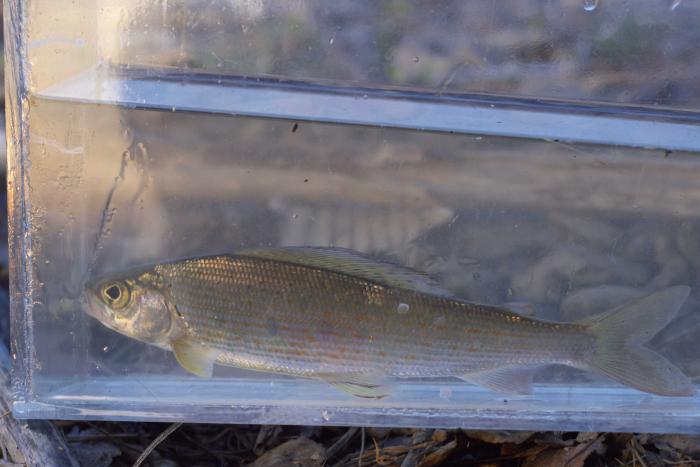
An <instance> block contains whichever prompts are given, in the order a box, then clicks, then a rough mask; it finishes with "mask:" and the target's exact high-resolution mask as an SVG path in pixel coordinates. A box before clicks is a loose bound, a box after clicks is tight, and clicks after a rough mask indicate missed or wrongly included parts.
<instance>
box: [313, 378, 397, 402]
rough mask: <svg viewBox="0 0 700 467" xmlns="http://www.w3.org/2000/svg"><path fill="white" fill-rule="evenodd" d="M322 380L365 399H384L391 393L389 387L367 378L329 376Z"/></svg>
mask: <svg viewBox="0 0 700 467" xmlns="http://www.w3.org/2000/svg"><path fill="white" fill-rule="evenodd" d="M321 379H323V380H324V381H325V382H327V383H328V384H331V385H333V386H334V387H335V388H336V389H339V390H341V391H343V392H346V393H348V394H350V395H353V396H355V397H362V398H364V399H383V398H384V397H386V396H388V395H389V394H390V393H391V391H390V390H389V388H388V387H386V386H383V385H382V384H381V383H379V382H378V381H374V380H373V379H371V378H369V377H366V376H359V375H327V376H324V377H322V378H321Z"/></svg>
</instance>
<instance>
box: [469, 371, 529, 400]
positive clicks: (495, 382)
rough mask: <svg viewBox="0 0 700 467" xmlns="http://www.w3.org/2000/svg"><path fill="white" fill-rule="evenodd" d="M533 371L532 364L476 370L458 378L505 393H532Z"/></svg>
mask: <svg viewBox="0 0 700 467" xmlns="http://www.w3.org/2000/svg"><path fill="white" fill-rule="evenodd" d="M534 371H535V368H534V367H532V366H518V367H505V368H496V369H493V370H485V371H476V372H474V373H468V374H466V375H462V376H460V377H459V378H460V379H463V380H465V381H467V382H470V383H472V384H476V385H477V386H483V387H486V388H489V389H493V390H494V391H498V392H502V393H506V394H532V378H533V375H534Z"/></svg>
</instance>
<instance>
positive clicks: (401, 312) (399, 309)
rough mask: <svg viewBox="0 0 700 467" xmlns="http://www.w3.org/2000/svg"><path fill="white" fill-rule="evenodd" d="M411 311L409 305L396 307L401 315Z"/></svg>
mask: <svg viewBox="0 0 700 467" xmlns="http://www.w3.org/2000/svg"><path fill="white" fill-rule="evenodd" d="M409 309H410V307H409V306H408V303H399V306H397V307H396V311H398V312H399V314H401V315H405V314H406V313H408V310H409Z"/></svg>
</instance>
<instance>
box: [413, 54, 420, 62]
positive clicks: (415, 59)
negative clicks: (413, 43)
mask: <svg viewBox="0 0 700 467" xmlns="http://www.w3.org/2000/svg"><path fill="white" fill-rule="evenodd" d="M418 62H420V57H419V56H418V55H416V56H415V57H413V63H418Z"/></svg>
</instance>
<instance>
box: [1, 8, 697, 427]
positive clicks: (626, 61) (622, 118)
mask: <svg viewBox="0 0 700 467" xmlns="http://www.w3.org/2000/svg"><path fill="white" fill-rule="evenodd" d="M698 14H700V5H698V4H697V3H693V2H680V1H675V2H656V1H651V0H649V1H646V0H645V1H640V2H606V1H604V0H600V1H590V0H575V1H566V2H540V1H534V0H533V1H526V2H523V1H520V0H518V1H515V0H513V1H508V2H499V3H498V5H496V4H495V3H494V2H445V3H442V2H438V3H436V2H419V1H409V2H355V1H340V2H330V3H329V2H325V1H321V0H316V1H311V0H299V1H294V2H289V1H267V2H262V1H238V0H214V1H195V0H189V1H181V2H169V1H167V0H161V1H116V0H101V1H94V0H79V1H74V0H71V1H68V0H27V1H21V0H10V1H8V2H6V11H5V15H6V37H7V56H8V59H9V63H8V68H7V72H8V101H7V102H8V122H9V123H8V135H9V138H10V140H9V155H8V157H9V177H8V180H9V194H10V216H11V219H10V220H11V222H10V227H11V232H10V246H11V262H12V268H11V269H12V284H11V287H12V290H11V292H12V299H13V300H12V331H13V334H12V356H13V362H14V379H13V380H14V390H15V401H14V406H13V409H14V413H15V416H17V417H20V418H50V419H60V418H67V419H129V420H187V421H200V422H236V423H238V422H240V423H264V424H272V423H280V424H338V425H347V424H357V425H391V426H396V425H406V426H450V427H472V428H494V429H550V430H596V431H597V430H601V431H602V430H605V431H620V430H624V431H658V432H698V430H700V428H699V427H700V397H698V396H697V395H694V396H682V397H671V396H663V395H654V394H649V393H645V392H641V391H638V390H636V389H634V388H631V387H629V386H625V385H623V384H620V383H618V382H616V381H614V380H612V379H609V378H607V377H606V376H603V375H602V374H601V373H600V372H595V371H586V370H583V369H576V368H571V367H568V366H563V365H550V366H546V367H544V368H540V369H538V371H537V372H536V374H535V384H534V391H533V393H532V394H529V395H513V394H503V393H500V392H496V391H493V390H491V389H488V388H485V387H484V386H483V385H475V384H470V383H467V382H464V381H461V380H459V379H456V378H452V377H440V378H434V377H426V378H408V379H397V380H396V381H394V380H392V381H391V384H390V386H391V394H390V396H389V397H385V398H382V399H378V400H377V399H368V398H359V397H354V396H352V395H350V394H347V393H345V392H343V391H339V390H338V389H337V388H335V387H333V386H331V385H329V384H327V383H326V382H324V381H320V380H318V379H307V378H297V377H291V376H287V375H281V374H276V373H269V372H257V371H251V370H245V369H240V368H236V367H228V366H220V365H217V366H216V367H215V369H214V376H213V377H212V378H200V377H198V376H195V375H192V374H191V373H189V372H187V371H185V370H184V369H183V368H182V367H181V365H179V364H178V362H177V360H176V358H175V357H174V355H173V353H172V352H170V351H168V350H163V349H161V348H158V347H156V346H153V345H149V344H146V343H143V342H140V341H138V340H136V339H133V338H130V337H127V336H124V335H121V334H118V333H116V332H114V331H112V330H110V329H108V328H107V327H106V326H104V325H103V324H101V323H100V322H99V321H98V320H97V319H94V318H93V317H91V316H90V315H89V314H88V313H86V307H87V306H88V305H87V304H86V303H85V300H84V297H85V284H86V281H89V280H92V279H94V278H97V277H102V276H104V275H105V274H119V273H121V272H123V271H128V270H130V268H132V267H134V266H138V265H143V264H161V263H165V262H170V261H177V260H180V259H186V258H192V257H199V256H203V255H212V254H221V253H231V254H235V253H236V252H239V251H241V250H246V249H250V248H260V247H266V248H269V247H283V246H315V247H342V248H348V249H352V250H354V251H357V252H361V253H364V254H366V255H369V256H370V257H372V258H373V260H376V261H378V262H380V263H381V264H384V263H385V262H386V261H391V262H393V263H399V264H402V265H405V266H408V267H410V268H413V269H415V270H419V271H422V272H426V273H428V274H429V275H431V276H432V277H433V278H434V279H435V280H436V281H437V282H438V283H439V284H440V287H441V288H443V289H445V290H447V291H448V292H449V293H450V294H454V295H455V296H457V297H460V298H462V299H465V300H469V301H471V302H477V303H484V304H489V305H495V306H502V307H508V308H509V309H512V310H514V311H515V312H517V313H519V314H521V315H523V314H524V315H525V316H526V318H523V319H529V318H536V319H539V320H549V321H556V322H572V321H576V320H581V319H584V318H586V317H588V316H592V315H594V314H597V313H601V312H605V311H606V310H609V309H613V308H615V307H616V306H618V305H620V304H622V303H626V302H628V301H630V300H635V299H637V298H639V297H640V296H643V295H645V294H650V293H652V292H655V291H662V290H676V291H678V290H686V289H682V288H678V287H676V286H688V287H690V294H689V296H688V298H687V299H685V300H684V301H683V304H682V306H681V307H680V310H679V311H678V312H677V313H676V314H675V315H673V319H672V320H671V322H670V323H669V324H668V325H667V326H665V327H664V326H657V327H662V328H663V329H661V330H660V332H658V333H656V334H655V335H654V336H651V335H649V336H646V337H647V338H651V337H653V338H652V339H651V341H650V342H649V343H648V344H644V345H645V346H646V347H648V348H649V349H652V350H653V351H655V352H658V353H659V354H661V355H663V356H664V357H665V358H666V359H668V361H670V362H672V364H673V365H674V366H675V367H677V368H678V369H679V371H681V372H682V373H683V374H684V375H685V376H684V377H687V378H688V379H689V380H690V381H693V382H697V381H698V378H700V364H699V363H698V362H699V361H700V360H698V358H697V355H698V354H699V353H700V309H699V308H698V300H699V299H700V219H699V217H698V214H699V213H700V211H699V210H698V206H700V158H699V157H698V156H699V152H700V125H699V121H700V114H699V113H698V109H699V108H700V87H698V86H697V76H698V71H700V70H698V67H699V66H700V47H699V45H700V29H698V28H697V27H696V24H695V23H696V21H695V18H697V17H698ZM673 287H676V288H675V289H673ZM243 299H244V298H241V297H228V300H243ZM662 302H663V301H662ZM663 303H666V302H663ZM402 305H403V304H402ZM398 311H399V312H398V313H397V314H396V316H395V320H396V323H395V325H396V326H397V329H400V326H405V323H402V322H401V321H402V320H406V319H408V318H407V317H406V316H405V314H406V312H407V311H408V310H407V307H406V308H402V307H401V306H399V308H398ZM414 311H415V310H411V311H410V312H414ZM672 311H673V310H670V311H669V310H664V309H660V310H658V311H657V312H656V314H651V315H640V316H643V317H644V318H645V319H644V320H642V321H645V320H646V321H649V320H651V321H653V317H654V316H656V317H658V316H666V315H669V313H671V312H672ZM669 316H671V315H669ZM658 319H659V320H661V321H663V319H662V318H658ZM625 323H626V325H628V326H629V327H630V335H634V331H633V329H636V328H637V325H638V323H637V322H635V320H631V321H629V322H625ZM663 324H665V323H663ZM393 325H394V323H393V322H391V323H390V324H389V326H393ZM401 329H402V328H401ZM656 330H657V329H654V332H656ZM268 331H270V332H271V330H268ZM418 340H420V339H418ZM638 340H639V339H638ZM645 340H646V339H645ZM495 342H496V343H498V342H499V341H498V339H496V340H495ZM524 345H527V346H530V348H531V347H532V346H535V347H536V346H537V344H536V343H533V342H527V343H525V344H524ZM634 345H637V344H636V343H635V344H634ZM346 350H347V353H348V358H351V354H352V353H353V349H346ZM513 353H514V355H517V354H518V351H517V349H515V350H514V352H513ZM442 363H443V362H442V361H440V360H437V361H436V363H435V365H437V366H439V365H441V364H442ZM646 363H649V362H646ZM646 363H645V364H646ZM651 365H652V366H653V362H652V363H651ZM627 370H629V368H626V369H625V368H623V369H622V370H621V371H627ZM629 371H636V370H629Z"/></svg>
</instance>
